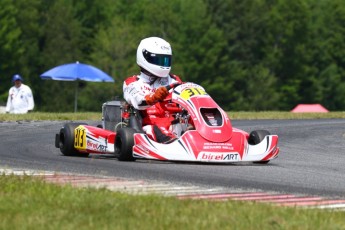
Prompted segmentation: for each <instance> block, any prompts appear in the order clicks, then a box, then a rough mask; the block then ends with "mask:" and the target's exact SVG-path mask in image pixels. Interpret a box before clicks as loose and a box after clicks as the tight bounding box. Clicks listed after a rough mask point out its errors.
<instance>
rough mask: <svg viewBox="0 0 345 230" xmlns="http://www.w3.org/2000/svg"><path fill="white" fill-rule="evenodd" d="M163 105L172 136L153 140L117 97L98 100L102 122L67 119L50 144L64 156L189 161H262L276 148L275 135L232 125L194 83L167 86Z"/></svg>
mask: <svg viewBox="0 0 345 230" xmlns="http://www.w3.org/2000/svg"><path fill="white" fill-rule="evenodd" d="M167 89H168V90H170V91H171V92H170V95H169V99H168V100H169V101H170V102H171V103H172V104H174V105H175V106H173V107H171V108H170V107H169V104H171V103H167V104H166V110H167V111H168V112H169V113H170V114H171V116H173V117H174V120H173V122H172V125H171V128H172V130H173V132H174V133H175V134H176V135H177V137H178V138H177V139H176V140H175V141H173V142H171V143H168V144H163V143H158V142H156V141H154V140H153V139H152V138H150V137H149V136H148V135H147V134H146V133H145V132H143V129H142V125H141V117H140V113H139V111H137V110H135V109H134V108H132V107H131V106H129V105H126V104H125V103H123V102H121V101H110V102H106V103H104V104H103V106H102V125H98V126H91V125H87V124H83V123H67V124H65V125H64V126H63V127H62V128H61V129H60V131H59V133H57V134H56V137H55V147H57V148H59V149H60V151H61V152H62V154H63V155H66V156H84V157H87V156H88V155H89V154H113V155H115V157H116V158H118V160H120V161H134V160H136V159H153V160H162V161H189V162H212V163H230V162H254V163H262V164H266V163H268V162H269V161H270V160H272V159H274V158H276V157H277V156H278V153H279V147H278V146H277V145H278V136H277V135H271V134H270V133H269V132H268V131H267V130H255V131H252V132H250V133H247V132H245V131H243V130H240V129H237V128H234V127H232V125H231V121H230V119H229V117H228V115H227V113H226V112H225V111H223V109H221V108H220V107H219V106H218V105H217V103H216V102H215V101H214V100H213V99H212V98H211V97H210V95H208V94H207V93H206V91H205V90H204V88H203V87H201V86H199V85H197V84H194V83H183V84H179V85H170V86H167Z"/></svg>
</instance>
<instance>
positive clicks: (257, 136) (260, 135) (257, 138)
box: [248, 130, 270, 164]
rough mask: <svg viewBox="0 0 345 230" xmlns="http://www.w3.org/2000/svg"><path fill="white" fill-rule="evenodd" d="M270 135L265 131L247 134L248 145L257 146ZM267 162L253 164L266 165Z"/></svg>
mask: <svg viewBox="0 0 345 230" xmlns="http://www.w3.org/2000/svg"><path fill="white" fill-rule="evenodd" d="M267 135H270V132H268V131H267V130H254V131H252V132H251V133H250V134H249V139H248V143H249V144H251V145H257V144H259V143H260V142H261V141H262V140H263V139H264V138H265V136H267ZM268 162H269V161H254V163H255V164H267V163H268Z"/></svg>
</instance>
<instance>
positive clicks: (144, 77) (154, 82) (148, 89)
mask: <svg viewBox="0 0 345 230" xmlns="http://www.w3.org/2000/svg"><path fill="white" fill-rule="evenodd" d="M171 59H172V50H171V46H170V44H169V43H168V42H167V41H165V40H163V39H161V38H158V37H149V38H145V39H143V40H142V41H141V42H140V44H139V46H138V49H137V64H138V65H139V67H140V74H139V75H134V76H132V77H129V78H127V79H126V80H125V81H124V83H123V92H124V98H125V100H126V101H127V103H129V104H130V105H132V106H133V107H134V108H135V109H137V110H139V111H140V114H141V117H142V125H143V130H144V131H145V132H146V134H147V135H148V136H150V137H151V138H152V139H153V140H155V141H157V142H159V143H171V142H173V141H174V140H175V139H176V135H175V134H173V133H172V132H171V131H170V126H171V122H172V121H173V120H174V117H173V116H172V115H171V114H169V112H168V111H167V110H166V109H165V108H166V107H165V105H166V104H167V103H169V102H167V101H164V99H166V98H167V97H168V95H169V91H168V90H167V88H166V86H168V85H170V84H173V83H182V81H181V79H180V78H179V77H178V76H176V75H172V74H170V70H171Z"/></svg>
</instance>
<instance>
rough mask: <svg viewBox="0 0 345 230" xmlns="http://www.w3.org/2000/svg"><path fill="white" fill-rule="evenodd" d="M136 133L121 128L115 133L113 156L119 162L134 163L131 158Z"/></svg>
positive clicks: (131, 129)
mask: <svg viewBox="0 0 345 230" xmlns="http://www.w3.org/2000/svg"><path fill="white" fill-rule="evenodd" d="M137 132H138V131H136V130H135V129H133V128H121V129H119V130H118V131H117V133H116V138H115V148H114V149H115V153H114V155H115V157H117V159H118V160H119V161H135V158H134V157H133V146H134V134H135V133H137Z"/></svg>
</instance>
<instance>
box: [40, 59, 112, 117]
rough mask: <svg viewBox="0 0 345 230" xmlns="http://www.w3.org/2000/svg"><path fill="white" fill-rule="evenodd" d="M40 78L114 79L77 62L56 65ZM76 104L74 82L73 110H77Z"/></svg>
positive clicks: (102, 80)
mask: <svg viewBox="0 0 345 230" xmlns="http://www.w3.org/2000/svg"><path fill="white" fill-rule="evenodd" d="M40 77H41V78H42V79H44V80H47V79H50V80H57V81H80V80H81V81H92V82H114V79H113V78H112V77H110V76H109V75H108V74H106V73H105V72H103V71H102V70H100V69H98V68H96V67H94V66H91V65H86V64H82V63H79V62H76V63H69V64H64V65H60V66H56V67H54V68H53V69H50V70H48V71H46V72H44V73H43V74H41V76H40ZM77 104H78V83H77V84H76V91H75V100H74V111H75V112H76V111H77Z"/></svg>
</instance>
